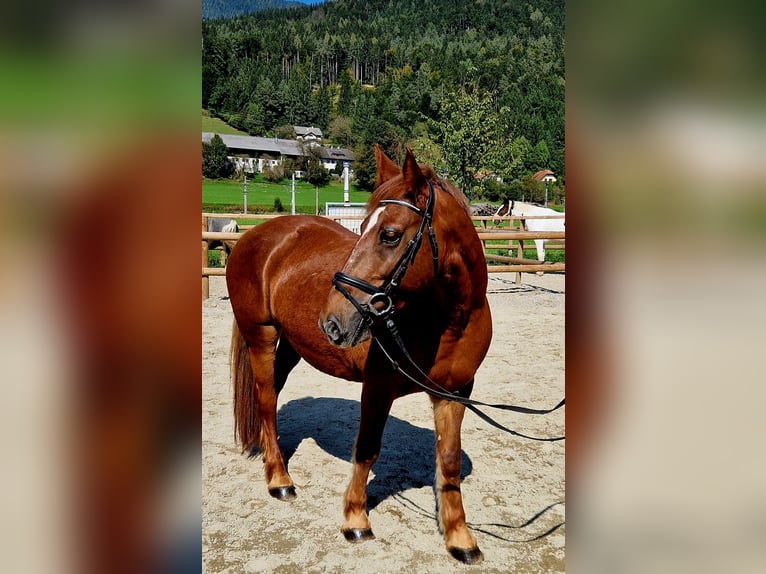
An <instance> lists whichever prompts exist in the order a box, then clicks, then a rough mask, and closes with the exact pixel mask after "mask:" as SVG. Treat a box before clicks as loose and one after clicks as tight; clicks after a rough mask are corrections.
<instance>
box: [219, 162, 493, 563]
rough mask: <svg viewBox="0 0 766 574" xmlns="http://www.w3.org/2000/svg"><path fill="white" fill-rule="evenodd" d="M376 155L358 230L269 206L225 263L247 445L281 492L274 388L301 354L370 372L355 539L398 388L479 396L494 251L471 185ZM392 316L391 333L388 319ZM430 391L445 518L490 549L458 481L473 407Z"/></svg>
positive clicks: (286, 491)
mask: <svg viewBox="0 0 766 574" xmlns="http://www.w3.org/2000/svg"><path fill="white" fill-rule="evenodd" d="M375 154H376V160H377V176H376V186H375V187H376V189H375V191H374V192H373V194H372V195H371V197H370V199H369V201H368V204H367V216H366V219H365V220H364V222H363V223H362V226H361V236H359V235H356V234H354V233H352V232H350V231H348V230H346V229H344V228H343V227H341V226H340V225H339V224H337V223H335V222H333V221H330V220H328V219H326V218H322V217H313V216H291V217H287V216H286V217H281V218H277V219H272V220H270V221H267V222H265V223H262V224H260V225H258V226H257V227H255V228H253V229H252V230H250V231H248V232H247V233H245V234H244V235H243V236H242V238H241V239H240V240H239V241H238V243H237V245H236V246H235V248H234V250H233V251H232V254H231V257H230V259H229V263H228V266H227V270H226V280H227V285H228V290H229V296H230V298H231V305H232V309H233V311H234V318H235V323H234V328H233V334H232V344H231V362H232V375H233V379H234V416H235V433H236V434H237V435H238V437H239V441H240V442H241V444H242V447H243V449H245V450H248V449H259V450H260V451H261V452H262V453H263V463H264V467H265V473H266V481H267V483H268V490H269V493H270V494H271V495H272V496H274V497H275V498H279V499H289V498H292V497H294V496H295V487H294V485H293V481H292V480H291V478H290V476H289V475H288V473H287V470H286V468H285V462H284V459H283V457H282V454H281V452H280V449H279V445H278V443H277V429H276V411H277V396H278V394H279V392H280V390H281V389H282V387H283V385H284V384H285V381H286V379H287V375H288V373H289V372H290V370H291V369H292V368H293V367H294V366H295V365H296V364H297V363H298V361H299V360H300V358H301V357H302V358H303V359H305V360H306V361H307V362H308V363H310V364H311V365H313V366H314V367H316V368H317V369H319V370H320V371H323V372H325V373H328V374H330V375H334V376H336V377H340V378H344V379H348V380H352V381H361V382H362V395H361V418H360V422H359V432H358V435H357V437H356V443H355V446H354V453H353V472H352V477H351V481H350V484H349V485H348V488H347V489H346V493H345V497H344V506H343V508H344V517H345V521H344V523H343V526H342V528H341V531H342V532H343V534H344V536H345V537H346V539H348V540H349V541H360V540H366V539H370V538H374V536H373V533H372V529H371V526H370V521H369V519H368V516H367V512H366V485H367V479H368V477H369V473H370V469H371V467H372V465H373V463H374V462H375V460H376V459H377V457H378V454H379V452H380V447H381V439H382V434H383V427H384V425H385V423H386V419H387V418H388V414H389V411H390V409H391V405H392V403H393V401H394V399H396V398H398V397H401V396H404V395H407V394H410V393H413V392H417V391H420V390H421V387H419V386H417V385H416V384H415V379H418V380H420V381H421V382H424V383H426V382H427V385H430V386H433V388H440V390H441V391H442V392H443V391H445V390H446V391H447V392H450V393H453V394H455V395H458V396H462V397H467V396H469V395H470V393H471V389H472V387H473V380H474V374H475V373H476V370H477V369H478V367H479V365H480V363H481V362H482V360H483V359H484V356H485V354H486V352H487V349H488V348H489V343H490V339H491V336H492V319H491V316H490V310H489V305H488V303H487V298H486V289H487V268H486V262H485V259H484V253H483V250H482V245H481V242H480V241H479V238H478V236H477V234H476V232H475V230H474V227H473V224H472V222H471V219H470V216H469V208H468V204H467V202H466V200H465V197H464V196H463V194H462V193H461V192H460V191H459V190H457V189H456V188H455V187H454V186H452V185H451V184H449V183H447V182H445V181H442V180H440V179H438V178H437V177H436V175H435V173H434V172H433V170H432V169H431V168H428V167H421V166H419V165H418V164H417V162H416V161H415V158H414V156H413V155H412V152H411V151H410V150H407V154H406V159H405V161H404V165H403V167H402V168H401V169H400V168H399V167H398V166H397V165H396V164H394V163H393V162H392V161H391V160H390V159H388V158H387V157H386V156H385V155H384V154H383V153H382V152H381V151H380V150H379V149H378V148H377V147H376V149H375ZM424 235H427V236H428V238H429V240H428V241H421V240H422V239H423V237H424ZM336 271H338V273H336ZM333 285H334V287H333ZM328 290H329V294H328ZM383 320H386V321H387V322H388V323H389V325H393V332H390V331H389V332H384V331H385V330H384V329H382V328H381V323H382V322H383ZM392 340H393V341H398V342H400V343H401V346H399V347H397V346H396V345H394V344H392V343H391V341H392ZM389 357H390V358H389ZM394 361H397V363H395V362H394ZM398 364H401V365H403V367H398ZM435 385H438V387H436V386H435ZM430 398H431V402H432V406H433V413H434V425H435V430H436V432H435V435H436V478H435V481H436V484H435V489H436V495H437V504H438V518H439V526H440V528H441V530H442V532H443V534H444V539H445V543H446V547H447V550H448V551H449V552H450V554H451V555H452V556H454V557H455V558H456V559H458V560H460V561H462V562H466V563H475V562H478V561H480V560H481V559H482V554H481V551H480V550H479V548H478V545H477V543H476V538H475V537H474V536H473V535H472V534H471V532H470V531H469V530H468V527H467V526H466V522H465V512H464V510H463V502H462V496H461V493H460V463H461V446H460V427H461V424H462V420H463V414H464V410H465V407H464V406H463V405H461V404H458V403H456V402H453V401H451V400H446V399H444V398H441V397H435V396H433V395H431V396H430Z"/></svg>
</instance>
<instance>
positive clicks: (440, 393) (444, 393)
mask: <svg viewBox="0 0 766 574" xmlns="http://www.w3.org/2000/svg"><path fill="white" fill-rule="evenodd" d="M391 314H393V310H392V311H391V312H390V313H389V316H388V317H386V320H385V323H386V328H387V329H388V332H389V334H390V335H391V337H392V338H393V339H394V342H395V343H396V346H397V347H398V348H399V351H400V352H401V354H402V355H403V356H404V358H405V359H406V360H407V362H408V363H409V364H410V365H412V366H413V367H414V368H415V369H416V370H417V372H418V374H419V375H420V376H421V377H423V378H424V379H425V380H427V381H428V383H429V384H431V385H433V387H435V388H431V387H429V386H427V385H425V384H424V383H423V382H421V381H419V380H418V379H416V378H415V377H413V376H412V375H410V374H409V373H408V372H407V371H405V370H404V369H402V367H401V366H400V365H399V363H398V362H397V361H396V359H394V358H393V357H392V356H391V353H389V352H388V350H387V349H386V348H385V346H384V345H383V342H382V341H381V339H380V337H379V336H378V335H377V334H375V333H374V332H373V339H374V340H375V342H376V343H377V344H378V347H380V350H381V351H383V354H384V355H385V356H386V358H387V359H388V361H389V362H390V363H391V366H392V367H393V369H394V370H395V371H397V372H398V373H399V374H401V375H404V376H405V377H407V378H408V379H409V380H410V381H412V382H413V383H415V384H416V385H417V386H419V387H420V388H421V389H423V390H424V391H425V392H426V393H427V394H429V395H431V396H434V397H437V398H440V399H446V400H448V401H453V402H456V403H460V404H462V405H463V406H465V407H466V408H467V409H468V410H470V411H472V412H474V413H475V414H476V415H477V416H478V417H479V418H481V419H482V420H483V421H485V422H487V423H489V424H490V425H492V426H493V427H495V428H497V429H500V430H502V431H505V432H507V433H510V434H512V435H515V436H519V437H522V438H526V439H529V440H536V441H540V442H556V441H560V440H564V439H565V438H566V437H565V436H559V437H553V438H541V437H534V436H529V435H525V434H523V433H520V432H518V431H515V430H513V429H509V428H508V427H506V426H504V425H502V424H501V423H499V422H497V421H496V420H494V419H493V418H492V417H490V416H489V415H488V414H486V413H484V412H482V411H481V410H479V409H478V408H477V407H488V408H493V409H501V410H505V411H514V412H517V413H524V414H535V415H544V414H548V413H552V412H553V411H556V410H558V409H560V408H561V407H563V406H564V404H565V401H566V398H563V399H561V401H560V402H559V404H557V405H556V406H555V407H553V408H550V409H530V408H527V407H518V406H515V405H504V404H492V403H485V402H482V401H476V400H473V399H469V398H467V397H462V396H460V395H458V394H456V393H454V392H453V393H451V392H449V391H448V390H446V389H445V388H443V387H442V386H441V385H439V384H438V383H437V382H436V381H434V380H433V379H431V377H429V376H428V375H427V374H426V373H424V372H423V370H422V369H421V368H420V367H419V366H418V365H417V363H415V361H414V359H413V358H412V356H411V355H410V354H409V352H408V351H407V348H406V347H405V346H404V342H403V341H402V339H401V336H400V335H399V331H398V329H397V328H396V324H395V323H394V321H393V319H392V317H391V316H390V315H391ZM458 392H459V391H458Z"/></svg>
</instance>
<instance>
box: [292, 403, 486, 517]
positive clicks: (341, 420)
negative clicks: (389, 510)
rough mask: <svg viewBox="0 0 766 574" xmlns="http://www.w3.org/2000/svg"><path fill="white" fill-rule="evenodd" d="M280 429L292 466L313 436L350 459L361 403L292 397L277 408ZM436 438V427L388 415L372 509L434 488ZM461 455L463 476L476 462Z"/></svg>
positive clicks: (373, 484) (373, 483)
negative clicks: (397, 497)
mask: <svg viewBox="0 0 766 574" xmlns="http://www.w3.org/2000/svg"><path fill="white" fill-rule="evenodd" d="M277 428H278V429H279V446H280V448H281V449H282V453H283V455H284V458H285V462H286V463H288V464H289V460H290V458H291V457H292V456H293V454H295V451H296V450H297V449H298V445H299V444H300V443H301V441H303V440H304V439H306V438H313V439H314V440H315V441H316V443H317V445H319V447H320V448H321V449H322V450H324V451H326V452H327V453H329V454H331V455H332V456H335V457H337V458H340V459H342V460H345V461H348V462H351V453H352V451H353V448H354V440H355V439H356V433H357V430H358V428H359V403H358V402H357V401H352V400H348V399H339V398H314V397H306V398H302V399H296V400H292V401H290V402H288V403H286V404H284V405H283V406H282V407H281V408H280V409H279V411H278V413H277ZM434 442H435V437H434V431H433V430H427V429H423V428H420V427H416V426H414V425H411V424H410V423H408V422H407V421H403V420H402V419H399V418H396V417H394V416H390V415H389V417H388V421H387V422H386V428H385V430H384V431H383V445H382V447H381V450H380V457H379V458H378V460H377V461H376V462H375V465H374V466H373V473H374V474H375V476H374V478H373V479H372V480H371V481H370V482H369V483H368V484H367V507H368V509H370V510H371V509H373V508H375V507H376V506H377V505H378V504H380V503H381V502H383V501H384V500H386V499H387V498H388V497H390V496H393V495H396V494H399V493H400V492H403V491H405V490H408V489H411V488H420V487H423V486H433V482H434V474H435V472H436V461H435V450H434ZM461 454H462V465H461V473H460V478H461V480H462V479H464V478H465V477H466V476H468V475H469V474H471V471H472V470H473V465H472V463H471V459H470V458H469V457H468V455H466V453H465V451H461ZM350 476H351V471H350V469H349V477H350Z"/></svg>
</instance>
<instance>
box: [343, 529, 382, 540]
mask: <svg viewBox="0 0 766 574" xmlns="http://www.w3.org/2000/svg"><path fill="white" fill-rule="evenodd" d="M341 532H343V536H345V537H346V540H348V541H349V542H363V541H364V540H373V539H374V538H375V535H374V534H373V533H372V528H345V529H343V530H341Z"/></svg>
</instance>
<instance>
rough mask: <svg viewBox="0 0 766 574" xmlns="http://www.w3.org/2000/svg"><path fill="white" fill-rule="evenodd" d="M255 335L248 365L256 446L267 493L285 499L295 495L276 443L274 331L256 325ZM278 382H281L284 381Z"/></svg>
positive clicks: (270, 328) (275, 332)
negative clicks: (257, 431)
mask: <svg viewBox="0 0 766 574" xmlns="http://www.w3.org/2000/svg"><path fill="white" fill-rule="evenodd" d="M256 337H257V338H258V339H260V341H259V343H260V344H252V343H251V344H250V364H251V365H252V368H253V384H254V385H255V388H254V392H255V396H256V400H257V405H256V409H257V413H258V420H259V423H260V437H259V445H260V448H261V451H262V452H263V467H264V471H265V473H266V482H267V484H268V488H269V494H270V495H271V496H273V497H274V498H279V499H281V500H285V499H289V498H294V497H295V486H294V485H293V481H292V479H291V478H290V475H289V474H287V469H286V468H285V461H284V459H283V458H282V451H281V450H280V449H279V443H278V442H277V394H278V390H277V389H276V388H275V381H274V363H275V360H276V356H277V355H278V353H277V352H276V344H277V338H278V333H277V330H276V329H275V328H274V327H259V331H258V333H257V335H256ZM285 377H286V374H285ZM281 384H284V380H282V381H281Z"/></svg>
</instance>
